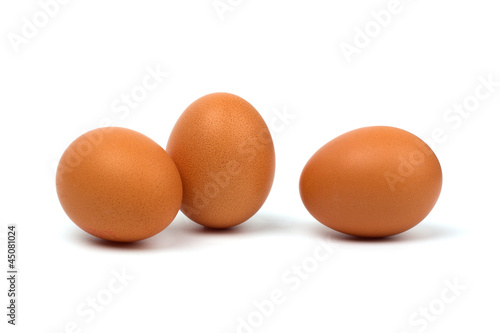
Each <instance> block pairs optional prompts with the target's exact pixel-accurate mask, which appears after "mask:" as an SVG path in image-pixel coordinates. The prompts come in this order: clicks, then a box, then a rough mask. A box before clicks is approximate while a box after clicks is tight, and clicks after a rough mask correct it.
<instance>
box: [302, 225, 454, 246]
mask: <svg viewBox="0 0 500 333" xmlns="http://www.w3.org/2000/svg"><path fill="white" fill-rule="evenodd" d="M311 223H312V222H311ZM309 232H310V233H311V234H313V235H315V236H318V237H321V238H330V239H331V240H335V241H339V242H347V243H367V244H369V243H408V242H423V241H433V240H442V239H447V238H453V237H457V236H459V235H461V234H463V231H462V230H460V229H457V228H452V227H450V226H447V225H440V224H438V223H432V222H430V221H427V222H422V223H421V224H418V225H417V226H415V227H413V228H411V229H409V230H407V231H405V232H402V233H400V234H397V235H393V236H387V237H379V238H370V237H358V236H352V235H347V234H344V233H341V232H338V231H335V230H333V229H330V228H328V227H326V226H324V225H322V224H321V223H319V222H316V225H315V226H312V225H311V226H310V227H309Z"/></svg>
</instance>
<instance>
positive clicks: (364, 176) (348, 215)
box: [300, 126, 442, 237]
mask: <svg viewBox="0 0 500 333" xmlns="http://www.w3.org/2000/svg"><path fill="white" fill-rule="evenodd" d="M441 184H442V173H441V166H440V164H439V161H438V159H437V157H436V155H434V153H433V151H432V150H431V149H430V148H429V147H428V146H427V145H426V144H425V143H424V142H423V141H422V140H420V139H419V138H418V137H416V136H415V135H413V134H411V133H409V132H406V131H404V130H401V129H398V128H394V127H385V126H375V127H365V128H360V129H357V130H354V131H351V132H348V133H345V134H343V135H341V136H339V137H337V138H335V139H333V140H332V141H330V142H328V143H327V144H326V145H325V146H323V147H322V148H321V149H320V150H318V151H317V152H316V153H315V154H314V155H313V156H312V157H311V159H310V160H309V162H307V164H306V166H305V168H304V170H303V172H302V175H301V178H300V194H301V197H302V201H303V202H304V205H305V206H306V208H307V210H308V211H309V212H310V213H311V214H312V215H313V216H314V217H315V218H316V219H317V220H318V221H320V222H321V223H323V224H324V225H326V226H328V227H330V228H332V229H334V230H337V231H340V232H343V233H346V234H349V235H355V236H361V237H384V236H390V235H395V234H398V233H401V232H403V231H406V230H408V229H410V228H412V227H414V226H415V225H417V224H418V223H419V222H420V221H422V220H423V219H424V218H425V217H426V216H427V214H429V212H430V211H431V210H432V208H433V207H434V204H435V203H436V201H437V199H438V197H439V193H440V192H441Z"/></svg>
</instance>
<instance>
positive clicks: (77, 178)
mask: <svg viewBox="0 0 500 333" xmlns="http://www.w3.org/2000/svg"><path fill="white" fill-rule="evenodd" d="M56 187H57V194H58V197H59V201H60V202H61V205H62V207H63V209H64V211H65V212H66V214H67V215H68V216H69V218H70V219H71V220H72V221H73V222H74V223H75V224H76V225H78V226H79V227H80V228H82V229H83V230H85V231H86V232H88V233H90V234H92V235H94V236H96V237H99V238H102V239H106V240H110V241H116V242H132V241H138V240H142V239H146V238H148V237H151V236H153V235H155V234H157V233H159V232H160V231H162V230H163V229H165V228H166V227H167V226H168V225H169V224H170V223H171V222H172V220H173V219H174V218H175V216H176V215H177V213H178V211H179V208H180V205H181V200H182V183H181V179H180V175H179V172H178V170H177V167H176V166H175V164H174V162H173V161H172V159H171V158H170V156H168V154H167V153H166V152H165V150H164V149H163V148H162V147H161V146H160V145H158V144H157V143H156V142H154V141H153V140H151V139H150V138H148V137H146V136H145V135H143V134H141V133H138V132H135V131H133V130H129V129H125V128H119V127H106V128H99V129H95V130H93V131H90V132H87V133H85V134H84V135H82V136H80V137H79V138H77V139H76V140H75V141H74V142H73V143H71V144H70V146H69V147H68V148H67V149H66V151H65V152H64V154H63V155H62V157H61V160H60V162H59V166H58V169H57V176H56Z"/></svg>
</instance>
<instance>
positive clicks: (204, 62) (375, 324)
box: [0, 0, 500, 333]
mask: <svg viewBox="0 0 500 333" xmlns="http://www.w3.org/2000/svg"><path fill="white" fill-rule="evenodd" d="M45 1H47V0H45ZM224 3H225V1H224ZM231 3H233V4H234V5H233V7H232V11H229V12H226V13H225V15H223V18H224V20H222V19H221V17H220V16H219V15H218V13H217V11H216V10H215V9H214V7H213V2H212V0H204V1H182V2H181V1H169V2H167V1H153V0H143V1H118V0H114V1H97V0H87V1H80V0H74V1H69V3H68V4H65V5H60V8H59V11H58V12H57V13H56V14H55V15H54V17H52V18H50V19H49V22H48V24H47V25H46V26H45V27H42V28H40V29H39V31H38V33H37V34H36V35H34V36H30V38H27V39H26V40H25V43H24V44H22V45H19V47H18V52H16V50H15V49H16V48H15V47H13V45H12V43H11V41H10V39H12V38H13V37H12V36H13V34H17V35H21V33H22V28H23V25H25V22H24V21H23V17H26V18H28V19H29V20H30V21H32V20H33V18H32V17H33V15H36V13H38V12H39V11H40V10H41V9H40V5H39V4H38V2H37V1H34V0H23V1H20V0H19V1H8V2H7V1H2V3H1V4H0V32H1V36H2V39H1V43H0V112H1V119H0V126H1V128H0V138H1V139H0V144H1V161H2V163H1V164H0V165H1V173H0V189H1V206H0V207H1V210H0V223H1V225H0V227H1V235H2V239H1V242H2V245H1V255H0V258H1V262H2V263H1V265H0V266H1V267H2V271H6V245H5V231H6V225H7V224H8V223H17V224H18V228H19V262H18V264H19V267H20V277H19V285H18V288H19V297H18V304H19V308H18V326H17V327H16V328H12V327H10V325H7V324H6V321H7V317H6V316H5V313H6V309H5V306H6V304H7V296H6V292H7V284H6V280H5V279H4V278H2V283H1V284H0V287H1V290H0V295H1V297H0V304H1V307H2V309H3V310H2V311H1V316H0V318H2V319H1V321H2V323H1V324H0V325H1V327H2V332H4V329H5V327H7V328H8V329H9V332H10V331H11V330H12V332H14V331H18V332H47V333H51V332H54V333H56V332H57V333H60V332H64V330H65V327H66V326H67V325H69V326H68V327H69V328H71V325H72V324H71V322H76V323H77V325H79V326H78V329H79V330H80V331H78V330H76V331H77V332H139V331H140V332H206V333H209V332H218V333H220V332H237V330H238V326H239V325H240V324H239V323H240V318H241V320H244V321H246V322H248V318H249V317H250V318H251V319H250V321H251V322H252V323H253V324H254V326H256V327H250V328H251V329H250V330H249V329H248V327H247V328H246V329H240V332H245V333H249V332H251V331H253V332H262V333H264V332H318V333H326V332H384V333H388V332H389V333H390V332H394V333H401V332H408V333H413V332H419V331H420V332H424V331H425V332H486V331H488V332H498V331H499V330H500V323H499V321H498V313H499V312H500V306H499V302H498V300H499V298H500V290H499V284H498V281H500V270H498V253H499V250H500V243H499V242H498V234H499V231H500V226H499V222H500V221H499V214H498V199H499V192H498V188H499V186H500V179H499V178H500V177H499V171H498V170H500V162H499V159H498V143H499V139H500V134H499V132H500V131H499V130H498V126H499V124H500V115H499V112H498V110H499V107H500V96H499V95H500V87H496V88H495V91H494V92H493V93H491V94H490V96H489V97H488V98H487V99H485V100H483V101H481V102H480V104H479V106H478V107H477V108H476V109H475V110H474V111H473V112H471V113H470V115H469V116H468V118H466V119H462V120H456V123H450V122H446V121H445V120H444V118H443V116H444V115H445V114H446V110H447V109H449V108H451V107H453V105H454V104H457V103H458V104H460V103H462V102H463V101H464V99H467V98H469V97H470V96H474V93H475V89H476V87H477V86H478V85H480V79H479V77H481V76H482V77H484V78H487V77H488V76H491V77H492V79H493V80H494V81H497V82H498V81H500V71H499V66H500V65H499V60H500V44H499V39H498V32H499V31H500V20H499V19H498V13H499V8H498V7H497V6H496V5H497V4H496V2H495V1H492V0H476V1H451V0H448V1H430V0H420V1H409V0H401V5H400V6H401V9H400V12H399V13H397V14H394V15H393V16H392V20H391V22H390V23H389V24H388V26H387V27H383V28H382V29H381V31H380V32H379V34H378V35H377V36H374V37H373V38H371V42H370V43H369V45H367V46H366V47H364V48H360V49H359V53H358V54H355V55H353V56H352V58H351V62H350V63H348V61H347V59H346V57H345V56H344V54H343V53H342V51H341V47H340V45H341V43H342V42H345V43H350V44H353V40H354V38H355V36H356V27H359V28H360V29H363V28H364V27H365V25H366V24H367V23H368V24H369V25H370V24H371V23H370V22H371V21H372V20H373V17H372V16H370V12H371V11H372V10H375V11H380V10H382V9H384V8H387V6H388V3H389V1H346V0H345V1H326V0H325V1H285V0H279V1H278V0H275V1H264V0H243V1H235V0H233V1H232V2H231ZM42 18H43V17H42ZM42 23H43V22H42ZM375 28H376V27H375ZM9 38H10V39H9ZM148 66H149V67H151V68H156V67H158V66H159V68H161V70H163V71H167V72H168V73H169V75H168V77H167V78H165V79H164V81H163V82H162V83H161V84H160V85H159V86H158V87H157V89H155V90H154V91H152V92H150V93H149V94H148V96H147V98H146V99H145V100H144V101H143V102H141V103H140V104H139V105H138V106H137V107H136V108H135V109H131V110H130V112H129V113H128V114H125V112H121V113H115V112H114V111H113V103H115V100H116V99H117V98H120V96H121V94H127V93H130V91H131V90H132V89H133V88H134V87H136V86H137V85H138V84H141V82H142V80H143V78H144V77H145V76H146V75H147V71H146V68H147V67H148ZM216 91H227V92H231V93H234V94H237V95H240V96H241V97H243V98H245V99H247V100H248V101H249V102H251V103H252V104H253V105H254V106H255V107H256V108H257V110H259V112H260V113H261V114H262V116H263V117H264V118H265V119H266V121H268V124H271V123H273V124H278V125H279V126H274V129H272V131H273V135H274V139H275V147H276V154H277V169H276V177H275V182H274V186H273V189H272V192H271V194H270V196H269V198H268V200H267V202H266V204H265V205H264V207H263V208H262V210H261V211H259V213H258V214H257V215H256V216H255V217H254V218H252V219H251V220H249V221H247V222H246V223H244V224H242V225H241V226H238V227H236V228H233V229H231V230H227V231H212V232H210V231H206V230H204V229H203V228H201V227H200V226H198V225H197V224H195V223H193V222H190V221H189V220H187V219H186V218H185V217H184V216H183V215H182V214H179V215H178V217H177V218H176V220H175V221H174V222H173V223H172V224H171V225H170V226H169V227H168V228H167V229H166V230H165V231H164V232H162V233H160V234H158V235H157V236H155V237H153V238H151V239H149V240H146V241H143V242H139V243H134V244H130V245H113V244H109V243H105V242H102V241H99V240H97V239H95V238H93V237H92V236H89V235H87V234H85V233H84V232H83V231H81V230H80V229H79V228H78V227H76V226H75V225H74V224H73V223H72V222H71V221H70V220H69V219H68V218H67V216H66V215H65V214H64V212H63V210H62V208H61V207H60V205H59V202H58V199H57V195H56V191H55V166H56V165H57V162H58V159H59V157H60V156H61V154H62V153H63V151H64V149H65V148H66V147H67V146H68V145H69V144H70V143H71V141H73V140H74V139H75V138H76V137H78V136H79V135H81V134H83V133H84V132H86V131H88V130H91V129H94V128H96V127H99V126H100V124H102V123H103V122H105V121H106V119H108V120H110V121H111V122H112V124H114V125H117V126H122V127H127V128H131V129H134V130H137V131H139V132H142V133H144V134H146V135H148V136H150V137H151V138H152V139H154V140H155V141H156V142H158V143H159V144H160V145H162V146H165V145H166V143H167V140H168V136H169V132H170V130H171V128H172V127H173V125H174V123H175V121H176V120H177V118H178V117H179V115H180V114H181V113H182V111H183V110H184V109H185V108H186V107H187V106H188V105H189V104H190V103H191V102H192V101H194V100H195V99H197V98H199V97H201V96H203V95H205V94H207V93H211V92H216ZM469 100H470V98H469ZM284 111H286V112H288V113H289V114H292V115H293V116H294V118H293V119H291V118H290V119H289V121H287V122H281V123H280V122H278V120H277V119H276V118H275V117H276V113H277V112H281V113H283V112H284ZM458 121H460V123H458ZM453 124H455V125H456V126H455V128H454V127H452V126H451V125H453ZM370 125H390V126H396V127H400V128H403V129H406V130H408V131H410V132H412V133H414V134H416V135H418V136H420V137H422V138H425V139H426V140H427V139H428V138H429V137H431V135H432V132H433V131H434V130H436V129H438V128H441V129H442V130H443V131H444V132H445V135H446V136H445V139H443V142H440V143H439V144H438V145H436V146H435V152H436V154H437V156H438V157H439V159H440V161H441V164H442V168H443V175H444V183H443V190H442V193H441V197H440V199H439V201H438V203H437V205H436V206H435V208H434V210H433V211H432V212H431V214H430V215H429V216H428V217H427V218H426V219H425V220H424V221H423V222H422V223H421V224H420V225H418V226H417V227H415V228H414V229H412V230H410V231H408V232H406V233H404V234H402V235H399V236H395V237H392V238H388V239H383V240H379V241H364V240H356V239H353V238H351V237H345V236H343V235H341V234H338V233H336V232H334V231H332V230H330V229H328V228H326V227H324V226H323V225H321V224H320V223H319V222H317V221H315V220H314V219H313V218H312V217H311V216H310V215H309V213H308V212H307V211H306V209H305V208H304V206H303V205H302V202H301V200H300V196H299V191H298V182H299V176H300V173H301V171H302V168H303V166H304V165H305V163H306V162H307V160H308V159H309V158H310V157H311V156H312V154H313V153H314V152H315V151H316V150H317V149H319V148H320V147H321V146H322V145H324V144H325V143H326V142H328V141H329V140H331V139H333V138H334V137H336V136H338V135H340V134H342V133H344V132H346V131H349V130H352V129H355V128H358V127H363V126H370ZM322 242H324V243H325V244H328V245H327V246H329V248H330V249H332V250H331V253H330V252H326V251H323V252H321V253H322V255H323V256H326V257H325V258H326V259H325V260H323V261H322V262H320V263H319V264H318V266H317V267H313V268H312V269H310V271H311V273H309V275H308V276H307V278H305V277H303V278H301V279H299V281H300V286H298V284H295V282H296V283H298V282H297V280H296V277H295V280H294V281H295V282H294V283H292V282H291V281H290V280H289V279H290V278H291V277H292V276H293V275H291V274H292V273H291V271H290V270H291V269H292V267H293V266H299V267H301V266H302V264H303V263H306V265H311V260H312V259H311V258H314V257H313V254H314V252H315V250H316V249H317V247H318V246H320V244H322ZM307 267H309V268H310V267H312V266H307ZM123 269H124V270H125V271H126V272H127V274H128V275H130V276H133V279H132V280H131V281H129V282H128V284H127V286H126V287H124V288H123V290H121V292H117V293H116V294H114V295H113V296H112V297H113V298H112V299H111V300H110V302H109V304H106V305H105V306H103V308H102V311H101V312H95V317H93V318H90V315H89V316H81V315H79V314H78V313H77V309H79V308H80V309H82V307H84V309H85V306H86V302H87V301H88V299H89V298H91V297H96V296H99V297H101V299H105V296H106V295H108V296H109V293H108V294H107V291H106V288H108V284H109V283H110V282H113V281H114V280H113V276H114V275H113V272H121V271H122V270H123ZM2 276H3V273H2ZM287 277H288V279H287ZM447 281H448V282H447ZM449 283H458V284H460V285H463V286H465V287H466V289H465V290H462V291H459V292H456V293H457V294H458V296H454V297H453V300H452V301H450V302H449V303H447V304H445V306H444V308H443V309H441V308H440V305H442V304H444V303H443V302H442V301H441V300H440V298H441V297H442V293H443V292H444V294H445V295H446V296H449V297H451V296H453V293H452V292H449V291H447V290H446V288H448V287H447V285H448V284H449ZM297 286H298V288H297ZM294 287H295V288H294ZM273 290H280V291H281V292H283V297H282V298H283V299H282V300H283V302H282V304H278V305H276V306H275V308H274V310H273V311H272V313H271V314H269V313H267V315H268V316H267V317H265V318H264V319H263V320H262V322H259V319H261V318H262V315H259V314H256V311H257V308H256V305H255V302H263V301H264V303H266V301H265V300H267V299H269V298H270V295H271V293H272V292H273ZM103 297H104V298H103ZM4 305H5V306H4ZM429 306H431V307H433V309H434V310H431V313H432V311H434V312H436V313H438V312H439V314H438V315H433V316H432V320H430V319H429V320H424V323H425V327H424V323H422V321H421V320H422V318H423V317H418V316H419V315H418V311H419V309H420V308H421V307H423V308H427V307H429ZM86 309H87V310H88V309H89V308H86ZM416 313H417V314H416ZM259 316H261V317H259ZM252 318H253V319H252ZM412 318H413V320H415V319H419V320H420V322H419V324H416V323H415V322H411V320H412ZM86 319H87V321H86ZM252 320H253V321H252ZM67 331H68V332H71V331H72V330H71V329H70V330H67Z"/></svg>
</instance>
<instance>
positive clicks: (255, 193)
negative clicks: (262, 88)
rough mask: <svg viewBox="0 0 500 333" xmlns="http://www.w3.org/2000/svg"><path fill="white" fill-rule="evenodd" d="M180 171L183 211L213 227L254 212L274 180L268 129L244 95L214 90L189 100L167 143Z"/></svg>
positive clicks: (273, 164)
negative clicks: (241, 96) (189, 102)
mask: <svg viewBox="0 0 500 333" xmlns="http://www.w3.org/2000/svg"><path fill="white" fill-rule="evenodd" d="M167 152H168V153H169V154H170V156H172V159H173V160H174V162H175V164H176V165H177V167H178V169H179V173H180V175H181V179H182V183H183V190H184V196H183V199H182V206H181V211H182V212H183V213H184V214H185V215H186V216H187V217H189V218H190V219H192V220H193V221H195V222H197V223H199V224H201V225H204V226H207V227H211V228H227V227H232V226H235V225H237V224H240V223H242V222H244V221H246V220H248V219H249V218H250V217H251V216H252V215H254V214H255V213H256V212H257V211H258V210H259V209H260V207H261V206H262V205H263V204H264V202H265V200H266V198H267V196H268V194H269V192H270V190H271V186H272V183H273V179H274V168H275V156H274V145H273V141H272V139H271V134H270V132H269V129H268V128H267V126H266V123H265V122H264V120H263V119H262V117H261V116H260V114H259V113H258V112H257V110H255V108H254V107H253V106H252V105H251V104H250V103H248V102H247V101H245V100H244V99H242V98H240V97H238V96H235V95H232V94H228V93H214V94H210V95H206V96H204V97H201V98H200V99H198V100H196V101H195V102H193V103H192V104H191V105H190V106H189V107H188V108H187V109H186V110H185V111H184V113H183V114H182V115H181V117H180V118H179V120H178V121H177V123H176V124H175V126H174V129H173V131H172V133H171V135H170V139H169V141H168V145H167Z"/></svg>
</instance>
